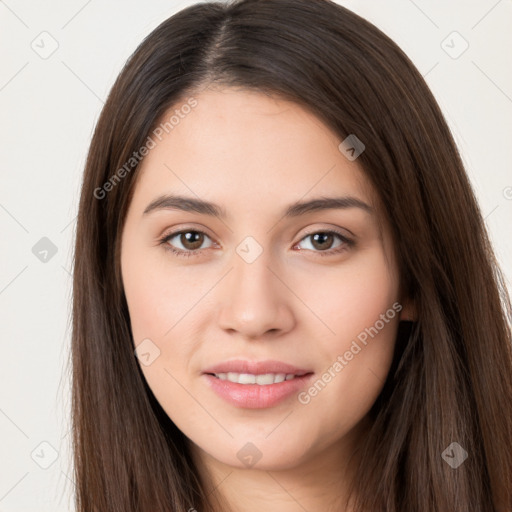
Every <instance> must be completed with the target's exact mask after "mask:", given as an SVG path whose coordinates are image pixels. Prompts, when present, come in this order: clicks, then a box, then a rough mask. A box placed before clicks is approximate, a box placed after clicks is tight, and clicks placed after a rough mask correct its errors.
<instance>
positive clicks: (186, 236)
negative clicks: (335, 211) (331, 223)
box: [160, 229, 355, 258]
mask: <svg viewBox="0 0 512 512" xmlns="http://www.w3.org/2000/svg"><path fill="white" fill-rule="evenodd" d="M174 238H177V243H179V244H181V246H182V248H179V247H178V248H177V247H175V245H174V244H171V243H170V242H171V240H173V239H174ZM205 238H208V239H210V237H209V236H208V235H207V234H206V233H204V232H203V231H198V230H195V229H183V230H181V231H175V232H174V233H169V234H167V235H165V236H164V237H163V238H162V239H160V244H161V245H163V246H164V249H165V250H167V251H171V252H172V253H173V254H176V255H177V256H180V257H185V258H187V257H190V256H197V255H198V254H199V253H200V251H201V246H202V245H203V243H204V241H205ZM308 238H311V240H312V244H311V246H312V247H313V249H309V248H308V249H307V250H312V251H313V252H317V253H319V254H320V256H331V255H333V254H338V253H341V252H343V251H346V250H348V249H350V248H351V247H353V246H354V245H355V242H354V241H353V240H351V239H349V238H347V237H346V236H344V235H343V234H341V233H339V232H337V231H333V230H329V231H313V232H312V233H309V234H307V235H306V236H305V237H303V238H302V240H301V242H302V241H303V240H307V239H308ZM336 238H338V240H339V241H340V242H339V244H338V245H337V246H335V248H334V249H332V246H333V239H336ZM210 240H211V239H210ZM175 243H176V242H175ZM299 245H300V242H299V243H298V244H295V246H294V247H298V246H299ZM209 247H212V245H210V246H208V247H206V248H209ZM202 249H204V247H203V248H202ZM299 250H302V249H301V248H299Z"/></svg>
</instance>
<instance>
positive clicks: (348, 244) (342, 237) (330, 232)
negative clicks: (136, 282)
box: [159, 229, 355, 258]
mask: <svg viewBox="0 0 512 512" xmlns="http://www.w3.org/2000/svg"><path fill="white" fill-rule="evenodd" d="M183 233H200V234H203V235H206V236H208V235H207V234H206V233H204V232H203V231H199V230H197V229H182V230H181V231H175V232H174V233H169V234H167V235H165V236H164V237H163V238H161V239H160V240H159V244H160V245H163V246H164V249H165V250H166V251H170V252H171V253H173V254H175V255H176V256H178V257H181V258H190V257H191V256H199V253H201V251H203V250H204V249H195V250H193V251H183V250H181V249H176V248H175V247H173V246H171V245H169V244H168V243H167V242H168V241H169V240H171V239H172V238H174V237H175V236H177V235H182V234H183ZM319 233H322V234H324V235H325V234H327V235H337V236H338V237H339V238H340V240H341V241H342V242H343V244H344V245H341V246H339V247H337V248H336V249H330V250H328V251H313V252H316V253H318V254H319V255H320V256H322V257H323V256H333V255H335V254H338V253H341V252H343V251H346V250H347V249H350V248H352V247H354V245H355V242H354V241H353V240H350V239H349V238H347V237H346V236H345V235H342V234H341V233H340V232H338V231H335V230H318V231H312V232H310V233H307V234H305V235H304V236H303V237H302V238H301V239H300V240H299V242H298V243H300V242H302V240H304V239H305V238H307V237H309V236H312V235H316V234H319ZM208 238H210V237H208ZM308 250H311V249H308Z"/></svg>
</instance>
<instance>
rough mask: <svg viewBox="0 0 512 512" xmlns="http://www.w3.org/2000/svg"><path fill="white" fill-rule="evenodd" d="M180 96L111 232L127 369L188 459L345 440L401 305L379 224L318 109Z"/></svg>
mask: <svg viewBox="0 0 512 512" xmlns="http://www.w3.org/2000/svg"><path fill="white" fill-rule="evenodd" d="M195 100H196V101H197V105H196V106H195V108H193V109H189V108H183V109H180V105H177V106H175V108H173V109H172V112H171V111H170V113H169V115H168V116H166V120H167V118H169V117H170V116H171V115H172V114H173V113H174V111H175V110H176V109H178V110H180V112H181V115H179V122H178V123H176V124H175V125H174V127H173V128H172V130H170V129H169V126H170V125H168V126H167V131H168V133H166V132H165V130H160V131H159V132H157V133H158V136H155V135H152V140H153V142H154V143H155V145H154V144H153V143H151V144H150V146H151V147H152V149H150V151H149V153H148V154H147V156H146V157H145V159H144V160H143V162H142V164H141V168H140V169H139V172H141V173H142V174H141V175H140V181H139V182H138V183H137V185H136V189H135V192H134V196H133V200H132V202H131V205H130V208H129V211H128V215H127V219H126V223H125V227H124V231H123V235H122V251H121V264H122V276H123V282H124V288H125V293H126V298H127V302H128V307H129V312H130V318H131V328H132V332H133V339H134V343H135V346H136V347H137V356H138V360H139V364H141V368H142V371H143V373H144V376H145V378H146V379H147V382H148V384H149V386H150V388H151V389H152V391H153V393H154V395H155V397H156V398H157V400H158V401H159V403H160V404H161V406H162V407H163V409H164V410H165V411H166V413H167V414H168V415H169V417H170V418H171V419H172V421H173V422H174V423H175V424H176V425H177V426H178V428H179V429H180V430H181V431H182V432H183V433H184V434H185V435H186V436H187V437H188V438H189V439H190V440H191V441H192V442H193V443H194V445H195V446H196V447H198V451H199V453H201V454H203V455H204V456H207V457H208V458H209V459H211V460H216V461H219V462H220V463H223V464H228V465H230V466H236V467H239V468H247V467H252V466H253V465H255V466H254V467H255V468H261V469H279V468H282V469H284V468H291V467H294V466H296V465H298V464H301V463H305V462H306V461H308V460H311V459H312V458H313V457H315V456H318V455H320V454H321V453H322V452H324V453H327V452H326V451H327V450H329V451H330V453H334V452H336V451H337V448H340V447H341V446H343V445H344V443H347V440H348V439H349V434H351V435H352V434H353V433H354V432H356V431H357V429H358V425H359V426H360V425H362V424H363V422H362V420H363V419H365V417H366V415H367V413H368V411H369V409H370V408H371V406H372V404H373V403H374V401H375V399H376V398H377V396H378V394H379V392H380V391H381V389H382V386H383V383H384V381H385V378H386V375H387V373H388V370H389V367H390V364H391V360H392V354H393V348H394V341H395V336H396V332H397V326H398V321H399V317H400V315H401V314H403V313H404V311H405V310H402V311H401V313H399V311H400V309H401V307H402V303H401V298H400V297H399V296H398V289H399V283H398V269H397V268H396V263H395V257H394V254H393V249H392V243H391V238H390V234H389V231H388V228H387V226H386V224H385V222H384V220H383V219H381V220H382V223H383V227H382V229H383V231H381V230H380V229H381V228H379V223H378V215H377V212H376V206H377V205H376V203H375V201H376V194H375V193H374V191H372V189H371V187H370V184H369V182H368V181H367V179H366V178H365V176H364V174H363V172H362V171H361V169H360V167H359V165H358V163H357V160H349V159H348V158H347V156H346V155H347V154H349V155H350V154H351V153H350V152H348V153H346V152H344V151H343V152H342V151H341V150H340V149H339V145H340V143H341V142H342V140H341V139H340V138H339V137H338V136H336V135H335V134H334V133H333V132H331V131H330V130H329V129H328V128H327V127H326V126H325V125H324V124H323V123H322V122H320V120H319V119H318V118H317V117H316V116H314V115H312V114H311V113H309V112H308V111H306V110H304V109H303V108H301V107H300V106H298V105H297V104H294V103H290V102H287V101H283V100H276V99H271V98H270V97H268V96H266V95H263V94H260V93H256V92H246V91H240V90H235V89H230V88H227V89H224V90H222V91H214V90H211V89H207V90H205V91H203V92H201V93H200V94H198V95H196V96H195ZM183 104H186V101H184V102H183ZM185 112H187V113H186V114H185ZM162 131H163V136H162V134H161V132H162ZM159 139H161V140H159ZM153 146H154V147H153ZM117 186H122V184H120V185H117ZM166 196H174V197H175V199H174V200H171V199H170V198H169V197H168V198H167V199H166ZM177 196H181V197H183V199H181V200H178V199H176V197H177ZM334 198H338V199H340V201H339V202H338V204H337V205H334V204H331V205H330V207H329V208H324V207H322V203H320V202H318V203H315V202H313V203H311V204H310V205H309V206H307V204H309V203H310V202H311V201H314V200H318V199H322V200H324V199H330V200H332V199H334ZM155 201H156V202H155ZM206 202H207V203H212V204H215V205H217V206H215V207H212V206H208V205H205V204H204V203H206ZM302 203H305V204H306V206H300V204H302ZM150 205H152V206H150ZM315 205H316V206H315ZM179 232H182V234H178V233H179ZM173 249H175V250H176V251H178V253H177V254H176V253H173V252H172V250H173ZM229 364H232V366H229ZM213 374H216V376H215V375H213ZM219 374H220V375H219ZM258 375H259V377H258ZM292 375H295V376H294V377H292ZM283 379H284V381H283V382H280V381H282V380H283ZM276 381H277V382H276ZM332 450H334V452H333V451H332Z"/></svg>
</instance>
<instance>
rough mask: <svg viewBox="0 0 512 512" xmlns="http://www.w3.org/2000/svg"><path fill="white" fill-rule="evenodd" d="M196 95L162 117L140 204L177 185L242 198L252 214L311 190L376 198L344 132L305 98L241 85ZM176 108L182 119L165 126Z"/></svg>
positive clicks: (231, 200) (226, 199)
mask: <svg viewBox="0 0 512 512" xmlns="http://www.w3.org/2000/svg"><path fill="white" fill-rule="evenodd" d="M193 98H194V99H195V101H196V106H195V107H194V108H193V109H189V108H187V109H183V110H181V108H180V107H181V106H183V105H185V104H186V103H187V98H185V99H184V100H182V101H181V102H179V103H177V104H175V105H174V106H173V107H172V108H171V109H169V111H168V112H167V113H166V115H164V116H163V118H162V120H161V124H160V126H161V127H163V128H165V126H167V129H166V130H162V129H161V130H160V132H159V137H158V138H157V137H155V136H152V138H153V140H154V142H155V146H154V147H153V148H152V149H151V150H150V151H149V153H148V154H147V156H146V157H145V158H144V160H143V161H142V163H141V166H140V167H139V169H138V173H140V175H139V176H138V180H137V182H138V183H137V187H136V191H135V195H134V202H135V203H137V202H140V204H138V207H139V208H142V209H144V207H145V206H146V205H145V204H143V202H146V203H147V201H148V200H149V199H150V198H153V197H154V196H155V194H157V193H158V194H163V193H167V192H171V191H172V192H187V193H188V195H190V194H193V195H196V196H198V197H201V198H210V199H212V200H215V202H217V203H219V202H220V203H226V204H230V205H232V206H233V207H234V208H236V206H237V205H238V208H239V210H240V211H242V210H243V211H244V212H246V213H247V214H250V213H256V212H257V211H258V210H261V209H262V208H263V207H270V206H271V205H272V204H277V203H287V204H288V203H291V202H293V201H297V200H298V199H300V198H306V197H308V196H314V197H318V196H326V195H329V196H333V195H340V194H350V195H354V196H357V197H359V198H361V199H363V200H365V201H366V202H367V203H370V204H371V203H372V202H373V199H374V194H373V192H372V189H371V187H370V185H369V183H368V181H367V179H366V178H365V175H364V173H363V172H362V169H361V167H360V166H359V165H358V163H357V162H356V161H349V160H348V159H347V158H346V157H345V156H344V155H343V154H342V152H341V151H340V150H339V148H338V146H339V144H340V142H341V138H340V137H339V136H338V135H337V134H335V133H334V132H332V131H331V130H330V129H329V128H328V127H327V126H326V125H325V124H324V123H322V121H321V120H320V119H319V118H317V117H316V116H315V115H314V114H312V113H311V112H310V111H308V110H307V109H305V108H304V107H302V106H301V105H299V104H297V103H294V102H290V101H287V100H284V99H281V98H278V97H270V96H268V95H266V94H263V93H259V92H255V91H246V90H239V89H233V88H226V89H220V90H212V89H206V90H203V91H201V92H199V93H197V94H195V95H193ZM177 111H178V112H177ZM185 112H187V113H185ZM173 114H177V115H175V119H174V123H173V124H172V125H171V124H170V123H168V124H167V125H165V123H166V122H167V121H169V119H170V118H171V117H172V116H173ZM176 120H178V122H177V123H176ZM160 139H161V140H160Z"/></svg>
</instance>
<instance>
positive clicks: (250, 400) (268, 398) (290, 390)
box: [203, 373, 313, 409]
mask: <svg viewBox="0 0 512 512" xmlns="http://www.w3.org/2000/svg"><path fill="white" fill-rule="evenodd" d="M203 376H204V377H205V378H206V380H207V382H208V384H209V386H210V387H211V388H212V389H213V391H215V392H216V393H217V394H218V395H219V396H220V397H221V398H224V400H226V401H227V402H229V403H230V404H232V405H235V406H236V407H244V408H246V409H265V408H267V407H273V406H274V405H277V404H278V403H279V402H282V401H283V400H285V399H286V398H288V397H290V396H291V395H293V394H294V393H298V392H299V391H300V390H301V389H303V388H304V386H306V384H307V383H308V382H309V380H310V379H311V377H312V376H313V374H312V373H308V374H307V375H302V376H301V377H294V378H293V379H291V380H285V381H283V382H278V383H277V384H267V385H264V386H260V385H259V384H238V383H235V382H231V381H229V380H221V379H219V378H217V377H214V376H213V375H209V374H206V373H205V374H203Z"/></svg>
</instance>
